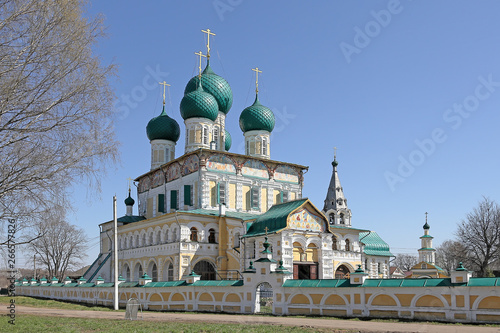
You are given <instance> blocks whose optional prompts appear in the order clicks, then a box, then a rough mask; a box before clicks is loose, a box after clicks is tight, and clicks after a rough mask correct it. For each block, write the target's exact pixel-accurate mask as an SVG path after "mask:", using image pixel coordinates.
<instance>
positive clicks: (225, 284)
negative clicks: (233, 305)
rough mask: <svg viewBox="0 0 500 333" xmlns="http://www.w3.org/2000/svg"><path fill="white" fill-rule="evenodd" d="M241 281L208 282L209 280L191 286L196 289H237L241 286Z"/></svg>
mask: <svg viewBox="0 0 500 333" xmlns="http://www.w3.org/2000/svg"><path fill="white" fill-rule="evenodd" d="M242 285H243V281H242V280H217V281H213V280H212V281H209V280H199V281H196V282H195V283H193V284H192V286H196V287H230V286H231V287H238V286H242Z"/></svg>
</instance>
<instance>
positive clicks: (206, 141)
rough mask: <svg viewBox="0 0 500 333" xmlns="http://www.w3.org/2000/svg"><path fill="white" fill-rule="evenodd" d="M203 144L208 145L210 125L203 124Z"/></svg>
mask: <svg viewBox="0 0 500 333" xmlns="http://www.w3.org/2000/svg"><path fill="white" fill-rule="evenodd" d="M203 144H204V145H208V127H206V126H203Z"/></svg>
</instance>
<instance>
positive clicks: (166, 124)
mask: <svg viewBox="0 0 500 333" xmlns="http://www.w3.org/2000/svg"><path fill="white" fill-rule="evenodd" d="M146 134H147V136H148V139H149V140H150V141H152V140H157V139H160V140H170V141H173V142H177V140H179V137H180V135H181V129H180V127H179V124H178V123H177V122H176V121H175V120H174V119H172V118H170V117H169V116H168V115H167V113H166V112H165V105H164V106H163V110H162V112H161V114H160V115H159V116H158V117H155V118H153V119H151V120H150V121H149V123H148V125H147V126H146Z"/></svg>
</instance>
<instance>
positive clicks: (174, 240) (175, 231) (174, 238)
mask: <svg viewBox="0 0 500 333" xmlns="http://www.w3.org/2000/svg"><path fill="white" fill-rule="evenodd" d="M172 241H173V242H176V241H177V229H174V231H173V232H172Z"/></svg>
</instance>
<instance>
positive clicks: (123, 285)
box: [118, 281, 139, 288]
mask: <svg viewBox="0 0 500 333" xmlns="http://www.w3.org/2000/svg"><path fill="white" fill-rule="evenodd" d="M138 286H139V282H137V281H131V282H122V283H120V284H119V285H118V288H134V287H138Z"/></svg>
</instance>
